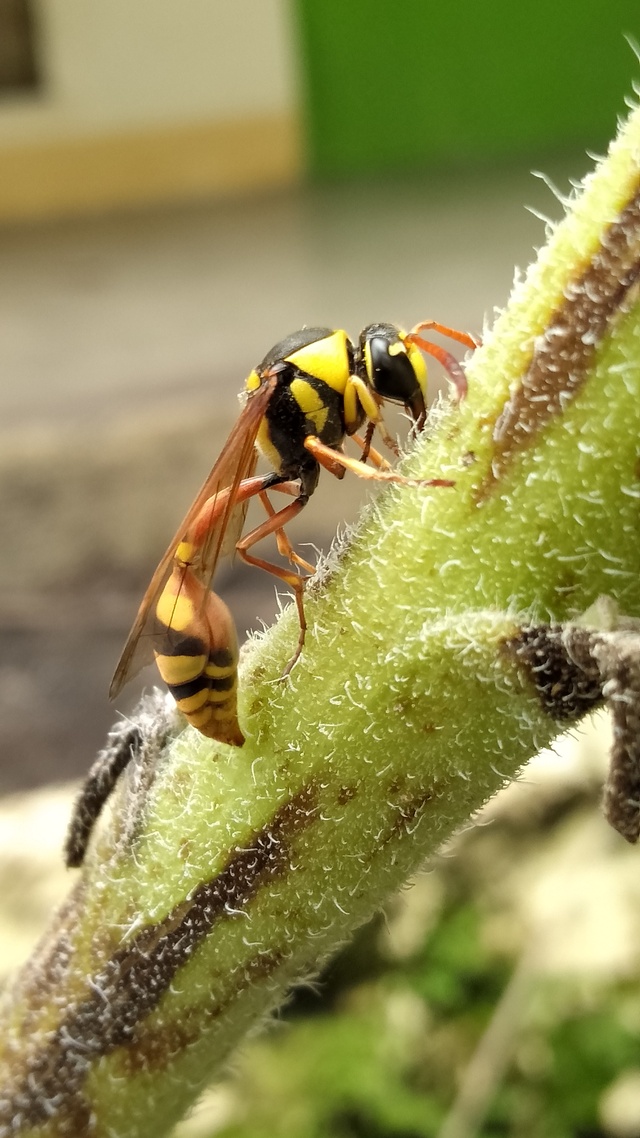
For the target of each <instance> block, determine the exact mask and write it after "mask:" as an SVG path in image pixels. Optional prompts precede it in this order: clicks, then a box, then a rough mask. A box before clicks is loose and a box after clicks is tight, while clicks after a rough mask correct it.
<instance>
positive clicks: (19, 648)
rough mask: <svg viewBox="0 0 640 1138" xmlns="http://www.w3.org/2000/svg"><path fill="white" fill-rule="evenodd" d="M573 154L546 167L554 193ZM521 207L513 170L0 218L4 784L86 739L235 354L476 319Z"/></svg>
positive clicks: (36, 771) (499, 282)
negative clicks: (28, 222)
mask: <svg viewBox="0 0 640 1138" xmlns="http://www.w3.org/2000/svg"><path fill="white" fill-rule="evenodd" d="M587 166H588V162H587V160H586V159H585V158H578V159H575V160H570V159H567V160H566V161H564V162H556V163H553V164H551V163H548V164H547V165H546V168H547V170H551V172H552V174H553V176H554V177H555V178H556V179H557V180H558V182H559V184H560V185H561V187H562V188H563V190H564V191H565V192H566V190H567V189H568V184H567V176H568V174H572V175H580V174H582V173H583V172H584V170H585V169H586V168H587ZM527 204H528V205H530V206H533V207H535V208H536V209H538V210H540V211H541V212H542V213H543V214H545V215H549V216H551V217H553V218H558V217H559V216H560V214H561V207H560V206H559V204H558V202H557V201H556V200H555V199H554V197H553V196H552V194H551V192H550V191H549V190H548V188H547V187H546V186H545V185H543V184H542V183H541V182H540V181H539V180H536V179H534V178H532V177H531V175H530V174H529V173H528V172H527V170H526V169H520V170H511V171H507V172H505V171H502V172H499V171H496V172H491V173H485V174H484V175H483V176H482V177H478V178H477V179H476V180H475V181H474V182H471V181H470V180H469V178H468V177H462V176H461V175H458V176H456V177H455V178H453V177H451V178H445V177H442V178H441V179H439V180H435V181H434V180H432V181H431V182H429V183H424V182H420V181H414V182H404V183H402V184H391V183H390V184H387V185H382V186H375V187H367V186H359V187H355V186H351V187H348V188H344V187H343V188H327V189H323V190H314V191H305V192H299V193H290V194H288V195H281V196H277V197H275V196H274V197H269V198H265V199H264V200H259V201H256V200H251V201H246V202H237V203H226V204H218V205H207V206H204V205H203V206H198V207H189V208H186V207H185V208H183V209H177V208H176V209H171V210H165V211H163V212H154V213H145V214H136V215H131V216H126V217H120V218H103V219H92V220H84V221H82V220H81V221H76V222H73V223H64V224H60V225H57V226H53V225H52V226H46V227H45V226H42V227H35V228H16V229H14V230H4V231H2V232H0V250H1V255H0V356H1V358H2V362H3V381H2V385H1V386H0V465H1V467H2V479H1V483H0V486H1V489H0V523H1V526H2V529H1V532H2V533H3V534H4V535H5V538H6V539H7V540H5V543H4V545H3V554H2V557H1V558H0V627H1V628H2V636H1V640H0V723H1V724H2V733H1V738H2V741H3V742H2V754H1V755H0V778H1V780H2V784H3V787H4V788H9V789H10V788H14V787H18V786H27V785H33V784H35V783H37V782H39V781H41V780H43V779H47V778H48V779H51V780H54V779H57V778H61V777H67V776H70V775H79V774H80V773H81V772H82V771H84V770H85V769H86V767H87V766H88V764H89V762H90V760H91V759H92V756H93V753H94V751H95V750H96V748H97V747H99V746H100V745H101V743H102V740H103V737H104V733H105V731H106V729H107V727H108V726H109V724H110V723H111V722H112V720H113V717H114V709H113V708H112V707H111V706H110V705H109V704H108V702H107V698H106V688H107V686H108V680H109V676H110V674H111V671H112V669H113V666H114V663H115V660H116V658H117V656H118V653H119V648H120V646H121V642H122V640H123V639H124V636H125V634H126V631H127V629H128V625H129V623H130V621H131V619H132V616H133V614H134V612H135V608H136V606H137V603H138V600H139V596H140V594H141V592H142V590H143V589H144V586H145V584H146V580H147V578H148V576H149V575H150V572H151V571H152V569H153V568H154V565H155V562H156V561H157V559H158V556H159V555H160V554H161V553H162V551H163V549H164V547H165V545H166V543H167V540H168V538H169V537H170V535H171V533H172V532H173V530H174V528H175V525H176V523H177V521H178V520H179V516H180V515H181V513H183V512H184V510H185V509H186V507H187V505H188V504H189V501H190V499H191V498H192V497H193V495H194V493H195V491H196V489H197V487H198V485H199V483H200V482H201V481H202V478H203V477H204V475H205V474H206V471H207V469H208V468H209V467H210V466H211V464H212V463H213V461H214V459H215V457H216V454H217V452H218V450H219V448H220V446H221V444H222V442H223V440H224V437H225V434H226V432H227V431H228V429H229V426H230V424H231V423H232V422H233V419H234V417H235V415H236V414H237V406H238V405H237V402H236V393H237V392H238V391H239V390H240V389H241V387H242V384H243V380H244V377H245V375H246V373H247V372H248V371H249V369H250V368H251V367H252V366H253V365H254V364H255V363H257V362H258V361H259V360H260V359H261V358H262V356H263V355H264V354H265V353H266V351H267V349H268V348H269V347H270V346H271V345H272V344H273V343H274V342H275V341H277V340H279V339H281V338H282V337H283V336H284V335H286V334H287V333H288V332H290V331H293V330H294V329H295V328H297V327H300V326H302V325H304V324H327V325H330V326H336V327H339V326H343V327H346V328H347V330H348V331H349V332H351V333H352V334H354V335H356V334H357V332H358V330H359V329H360V327H362V326H363V325H364V324H366V323H369V322H370V321H372V320H378V319H382V320H391V321H396V322H398V323H402V324H404V325H410V324H412V323H414V322H416V321H418V320H420V319H428V318H436V319H438V320H441V321H442V322H444V323H448V324H451V325H453V326H455V327H458V328H464V329H469V330H472V331H475V332H480V331H481V329H482V326H483V321H484V320H485V319H488V320H490V319H491V316H492V312H493V308H494V306H496V305H497V306H500V305H503V304H504V303H505V301H506V299H507V296H508V294H509V290H510V287H511V283H512V279H513V272H514V266H515V265H519V266H522V267H523V268H524V267H525V266H526V265H527V263H528V262H529V261H530V259H531V256H532V249H533V246H534V245H536V244H541V243H542V241H543V239H544V225H543V223H542V222H541V221H540V220H539V219H538V218H536V217H534V216H532V215H531V214H530V213H528V212H526V211H525V209H524V205H527ZM436 371H437V369H434V383H435V382H436V379H437V377H436V374H435V373H436ZM438 378H439V377H438ZM326 481H327V480H326V479H325V482H326ZM354 481H355V482H356V483H357V480H351V484H350V485H348V480H345V482H344V483H343V484H342V486H341V490H340V494H339V495H336V493H335V485H333V486H327V485H325V487H324V489H322V488H321V489H320V490H319V492H318V494H317V497H316V499H314V501H313V502H312V503H311V504H310V506H309V508H308V510H307V511H305V514H304V515H303V519H301V522H300V528H299V531H298V534H297V540H309V541H314V542H316V543H317V544H318V545H326V544H327V543H328V542H329V541H330V540H331V535H332V534H333V532H334V530H335V526H336V524H337V522H338V521H339V520H341V519H347V518H349V517H353V514H354V511H355V510H356V509H357V501H358V497H359V496H360V495H361V492H362V488H361V487H360V486H359V485H357V484H355V485H354ZM217 584H218V585H219V589H220V591H221V592H222V593H223V594H224V595H225V596H226V597H227V598H228V599H230V600H231V602H232V604H233V607H234V611H235V613H236V617H237V621H238V626H239V629H240V631H241V632H243V631H244V630H245V629H246V628H247V627H249V626H252V625H255V624H256V622H257V621H258V620H259V619H261V618H264V619H269V617H270V616H271V614H272V612H273V610H274V607H275V601H274V586H273V582H272V581H271V580H269V578H268V577H266V575H264V574H260V573H257V572H253V573H247V574H245V573H241V572H239V571H237V567H236V569H235V570H234V571H233V574H232V575H229V574H228V573H227V575H226V577H225V576H224V574H223V575H222V576H221V578H220V580H219V581H218V582H217ZM134 698H135V692H131V693H127V694H126V696H123V698H122V700H121V701H120V702H119V707H120V708H121V709H122V710H124V711H126V710H128V709H129V708H130V707H131V705H132V702H133V699H134Z"/></svg>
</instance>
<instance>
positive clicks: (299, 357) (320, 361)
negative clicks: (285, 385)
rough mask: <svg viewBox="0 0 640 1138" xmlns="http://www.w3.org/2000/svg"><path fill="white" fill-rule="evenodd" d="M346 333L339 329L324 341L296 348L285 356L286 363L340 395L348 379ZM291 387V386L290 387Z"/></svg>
mask: <svg viewBox="0 0 640 1138" xmlns="http://www.w3.org/2000/svg"><path fill="white" fill-rule="evenodd" d="M347 342H348V336H347V333H346V332H344V331H343V330H342V328H339V329H338V330H337V331H336V332H332V333H331V334H330V335H329V336H325V338H324V340H316V341H315V343H313V344H307V346H306V347H305V348H298V351H297V352H292V354H291V355H290V356H287V362H288V363H291V364H293V366H294V367H297V368H300V371H305V372H306V373H307V375H312V376H313V377H314V379H321V380H322V382H323V383H326V384H328V385H329V387H332V388H333V390H334V391H338V392H340V394H342V393H343V392H344V389H345V387H346V385H347V380H348V379H349V353H348V351H347ZM292 386H293V385H292Z"/></svg>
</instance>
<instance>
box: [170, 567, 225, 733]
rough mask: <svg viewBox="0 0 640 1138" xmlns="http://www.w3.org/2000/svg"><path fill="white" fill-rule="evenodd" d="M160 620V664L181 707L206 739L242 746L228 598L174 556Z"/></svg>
mask: <svg viewBox="0 0 640 1138" xmlns="http://www.w3.org/2000/svg"><path fill="white" fill-rule="evenodd" d="M156 622H157V623H156V637H157V640H156V642H157V645H158V647H157V648H155V649H154V654H155V658H156V664H157V665H158V671H159V672H160V675H161V676H162V679H163V680H164V682H165V683H166V685H167V687H168V688H169V691H170V692H171V695H172V696H173V698H174V699H175V701H176V703H177V705H178V707H179V709H180V711H181V712H182V713H183V715H185V716H186V718H187V719H188V720H189V723H191V724H192V726H193V727H196V728H197V729H198V731H200V732H202V734H203V735H206V736H207V737H208V738H210V739H218V740H220V742H223V743H232V744H233V745H235V746H236V747H241V746H242V744H243V743H244V735H243V734H242V732H241V730H240V726H239V723H238V708H237V688H238V681H237V669H238V643H237V638H236V632H235V625H234V623H233V618H232V616H231V613H230V612H229V609H228V608H227V606H226V605H225V603H224V601H222V600H221V599H220V597H219V596H218V595H217V594H216V593H214V592H212V591H211V590H210V589H208V588H206V587H205V586H204V585H203V584H202V583H201V582H200V581H199V580H198V578H197V576H196V574H195V573H194V571H193V569H192V568H190V566H189V565H185V564H180V563H179V562H178V561H176V565H175V566H174V569H173V572H172V574H171V576H170V577H169V580H168V581H167V584H166V586H165V588H164V589H163V591H162V594H161V596H160V599H159V601H158V604H157V606H156Z"/></svg>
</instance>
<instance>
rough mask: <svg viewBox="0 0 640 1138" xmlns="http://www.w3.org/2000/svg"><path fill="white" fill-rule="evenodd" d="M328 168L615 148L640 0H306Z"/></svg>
mask: <svg viewBox="0 0 640 1138" xmlns="http://www.w3.org/2000/svg"><path fill="white" fill-rule="evenodd" d="M296 9H297V20H298V26H299V29H300V43H301V49H302V64H301V71H302V75H303V77H304V82H303V88H304V90H305V92H306V120H305V125H306V129H307V131H308V136H307V146H308V154H309V161H310V168H311V172H312V173H313V174H314V175H321V176H323V175H327V174H330V175H340V176H345V175H346V176H349V175H353V174H362V173H367V174H388V173H389V172H394V173H397V172H398V171H400V170H405V171H406V170H424V169H434V168H436V167H439V166H442V165H444V166H467V167H468V166H469V165H470V164H473V165H474V166H477V165H480V166H484V165H487V164H488V163H490V162H494V161H495V160H502V161H504V160H505V159H513V158H514V157H516V156H531V155H533V154H535V153H537V152H538V153H539V152H541V151H545V150H546V151H547V152H550V151H552V150H558V149H560V148H566V147H575V146H587V147H591V148H594V147H596V148H597V147H603V146H605V145H606V144H607V142H608V139H609V137H610V135H611V124H612V122H613V121H614V119H615V116H616V114H617V113H619V112H620V110H621V108H622V106H623V100H624V97H625V95H627V94H629V74H630V68H629V64H630V49H629V45H628V43H627V42H626V40H625V38H624V36H623V33H626V35H627V36H629V37H634V38H635V39H636V41H637V38H638V36H640V9H639V7H638V5H637V4H636V3H633V2H632V0H611V2H606V0H584V2H583V3H581V4H579V5H578V4H559V3H557V0H539V2H538V3H536V4H513V3H510V2H509V0H492V3H490V4H481V3H476V2H474V0H458V3H456V4H452V5H449V4H440V3H434V2H432V3H429V2H424V0H402V2H401V3H397V4H389V3H385V0H350V2H348V3H341V0H323V2H322V3H317V2H315V0H297V4H296Z"/></svg>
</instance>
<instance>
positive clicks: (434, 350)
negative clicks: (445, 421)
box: [404, 320, 480, 399]
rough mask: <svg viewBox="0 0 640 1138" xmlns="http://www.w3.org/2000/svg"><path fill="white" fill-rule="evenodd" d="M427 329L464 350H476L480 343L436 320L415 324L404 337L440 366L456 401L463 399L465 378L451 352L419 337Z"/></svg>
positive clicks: (465, 390)
mask: <svg viewBox="0 0 640 1138" xmlns="http://www.w3.org/2000/svg"><path fill="white" fill-rule="evenodd" d="M429 329H433V331H434V332H440V334H441V335H443V336H448V337H449V339H451V340H457V341H458V343H459V344H464V346H465V347H466V348H477V347H479V346H480V341H479V340H475V339H474V338H473V336H470V335H469V333H468V332H458V330H457V329H456V328H448V327H447V325H446V324H439V323H438V322H437V320H423V321H422V322H421V323H420V324H416V326H415V328H412V329H411V331H410V332H407V334H406V336H405V337H404V338H405V340H408V341H409V343H410V344H416V345H417V347H418V348H421V349H422V351H423V352H427V354H428V355H430V356H433V357H434V358H435V359H436V360H438V362H439V363H441V364H442V366H443V368H444V369H445V371H446V372H447V374H448V376H449V379H450V380H451V382H452V383H453V385H454V387H455V389H456V392H457V394H458V399H464V397H465V395H466V394H467V377H466V375H465V374H464V371H463V369H462V367H461V366H460V364H459V363H458V361H457V359H456V358H455V356H452V355H451V352H448V351H447V350H446V348H441V347H440V345H439V344H432V343H431V340H425V339H424V337H423V336H420V335H419V333H420V332H426V331H428V330H429Z"/></svg>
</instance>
